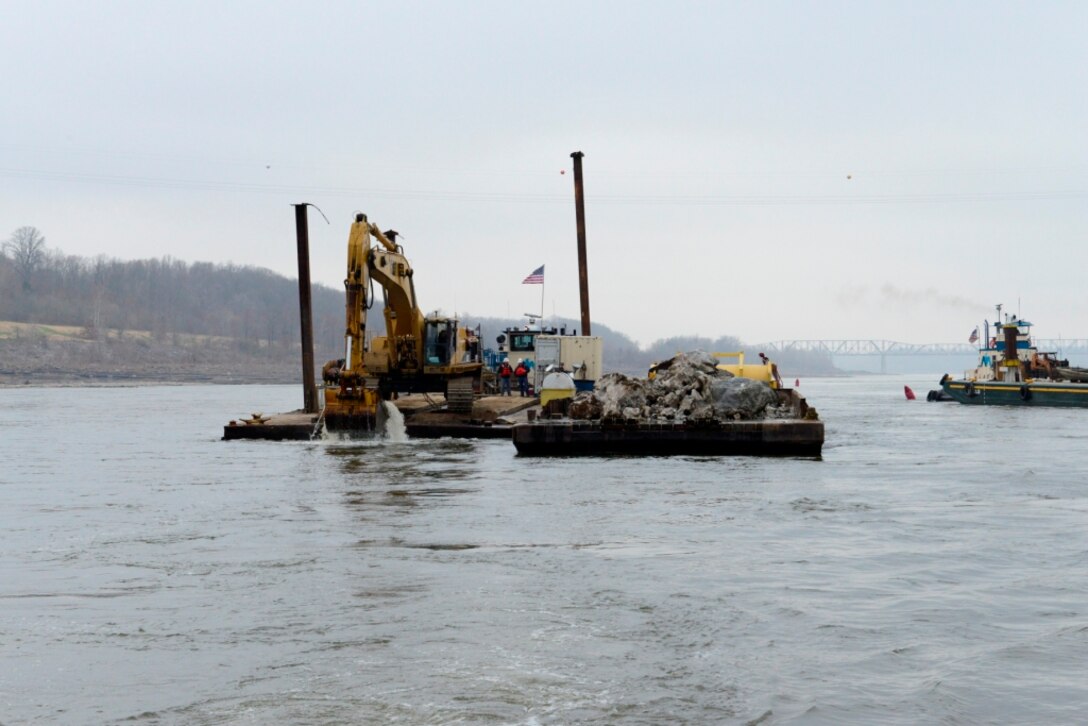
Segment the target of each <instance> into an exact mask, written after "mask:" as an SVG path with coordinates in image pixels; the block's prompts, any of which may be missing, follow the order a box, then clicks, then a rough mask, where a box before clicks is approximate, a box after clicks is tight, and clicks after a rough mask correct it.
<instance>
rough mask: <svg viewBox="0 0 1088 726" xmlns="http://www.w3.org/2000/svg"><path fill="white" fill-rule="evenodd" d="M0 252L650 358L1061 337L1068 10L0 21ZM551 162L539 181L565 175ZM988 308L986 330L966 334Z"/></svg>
mask: <svg viewBox="0 0 1088 726" xmlns="http://www.w3.org/2000/svg"><path fill="white" fill-rule="evenodd" d="M0 7H2V10H3V17H4V22H3V25H2V26H0V61H2V67H3V69H4V74H3V75H4V82H3V85H4V91H3V94H2V98H3V113H0V237H5V238H6V237H7V236H8V235H9V234H10V233H11V231H13V230H14V229H15V228H17V227H20V226H24V225H32V226H35V227H37V228H39V229H40V230H41V231H42V233H43V234H44V235H45V236H46V239H47V243H48V245H49V246H50V247H51V248H59V249H61V250H63V251H64V252H66V253H70V254H79V255H97V254H105V255H108V256H111V257H119V258H124V259H134V258H145V257H161V256H164V255H170V256H172V257H175V258H179V259H183V260H186V261H197V260H211V261H217V262H228V261H229V262H234V263H237V264H247V265H259V266H265V267H269V268H272V269H273V270H276V271H277V272H281V273H283V274H286V275H290V276H295V275H296V273H297V268H296V265H295V257H294V255H295V238H294V218H293V210H292V209H291V207H290V204H291V203H293V202H299V201H308V202H313V203H315V204H317V205H318V206H319V207H320V208H321V209H322V210H323V211H324V212H325V214H326V215H327V216H328V217H329V220H330V221H331V225H326V224H325V222H324V221H323V220H322V219H321V218H320V216H319V215H317V214H316V213H314V214H312V215H311V249H312V260H313V276H314V279H315V281H320V282H324V283H327V284H329V285H333V286H336V287H338V288H339V287H341V286H342V281H343V277H344V257H345V243H346V240H347V233H348V228H349V226H350V222H351V215H352V213H353V212H354V211H355V210H361V211H365V212H366V213H367V214H368V215H369V216H370V218H371V220H372V221H374V222H375V223H376V224H378V225H379V226H380V227H382V228H383V229H387V228H390V227H392V228H395V229H397V230H398V231H400V232H401V233H402V235H403V237H402V240H403V243H404V246H405V251H406V253H407V255H408V256H409V259H411V261H412V263H413V265H414V266H415V268H416V271H417V274H416V282H417V291H418V293H419V296H420V299H421V301H422V302H423V303H424V305H425V306H426V307H427V308H428V309H436V308H437V309H442V310H444V311H445V312H448V313H452V312H461V313H464V312H470V313H473V314H479V315H505V314H507V313H508V312H509V313H511V314H514V315H518V314H521V313H523V312H527V311H532V310H537V309H539V307H540V293H541V290H540V287H538V286H529V285H522V284H521V280H522V279H523V278H524V277H525V276H526V275H528V274H529V273H530V272H531V271H532V270H533V269H534V268H536V267H537V266H539V265H541V264H545V265H546V285H545V289H544V294H545V304H544V307H545V312H546V313H547V314H549V315H550V314H552V312H553V311H554V312H555V313H557V314H560V315H565V316H569V317H574V318H577V317H578V315H579V308H578V305H579V302H578V269H577V256H576V236H575V221H574V203H573V184H572V174H571V159H570V152H572V151H575V150H581V151H583V152H585V154H586V157H585V161H584V167H585V186H586V198H587V211H586V216H587V236H588V243H589V281H590V295H591V308H592V313H593V318H594V320H597V321H600V322H602V323H605V324H608V325H610V326H612V327H614V328H617V329H619V330H621V331H623V332H626V333H628V334H629V335H631V336H632V337H634V338H636V339H637V340H639V341H640V342H642V343H644V344H645V343H648V342H650V341H652V340H654V339H657V338H663V337H668V336H672V335H691V334H700V335H705V336H709V337H716V336H718V335H722V334H731V335H737V336H740V337H741V338H743V339H744V340H745V341H747V342H750V343H755V342H763V341H768V340H776V339H782V338H843V337H867V338H868V337H877V338H890V339H896V340H905V341H913V342H937V341H940V342H960V341H962V342H966V340H967V336H968V334H969V333H970V331H971V329H972V328H973V327H974V326H975V325H976V324H977V323H979V321H981V320H982V319H983V317H984V316H985V315H986V314H987V313H988V311H991V310H992V306H993V305H994V304H995V303H999V302H1000V303H1004V304H1005V305H1006V306H1007V309H1012V310H1015V309H1016V305H1017V301H1018V300H1019V301H1020V303H1019V304H1020V309H1021V311H1022V314H1023V315H1024V317H1027V318H1029V319H1031V320H1032V321H1033V322H1035V323H1036V324H1037V328H1036V332H1037V333H1038V334H1040V335H1043V336H1047V337H1050V336H1053V337H1057V336H1058V335H1063V336H1065V337H1074V336H1078V337H1079V336H1088V299H1086V296H1085V290H1084V277H1085V270H1086V268H1088V265H1086V262H1088V248H1086V245H1085V244H1084V243H1085V241H1086V236H1088V235H1086V233H1088V213H1086V202H1088V141H1086V139H1088V135H1086V133H1085V132H1086V130H1088V98H1086V92H1085V89H1086V88H1088V78H1086V77H1085V76H1086V74H1088V73H1086V69H1088V44H1086V43H1085V42H1084V38H1085V37H1086V35H1088V3H1084V2H1030V3H1029V2H1022V3H1003V2H982V1H979V2H902V3H893V2H759V3H753V2H679V3H677V2H672V3H665V2H659V3H647V2H630V1H626V2H585V1H584V0H583V1H582V2H547V3H523V2H509V1H506V2H462V3H455V2H442V3H439V2H388V3H385V2H372V3H365V2H314V3H305V4H304V3H286V2H281V3H276V2H245V3H242V2H183V3H166V2H131V3H129V2H41V1H38V2H33V3H24V2H8V1H6V0H5V1H4V2H2V5H0ZM564 172H565V173H564ZM991 317H992V316H991Z"/></svg>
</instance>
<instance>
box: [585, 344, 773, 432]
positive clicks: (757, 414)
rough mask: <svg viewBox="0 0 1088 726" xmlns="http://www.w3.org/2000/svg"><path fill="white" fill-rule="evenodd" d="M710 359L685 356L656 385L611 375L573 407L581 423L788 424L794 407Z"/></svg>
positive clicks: (663, 367) (666, 367)
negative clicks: (768, 421) (746, 421)
mask: <svg viewBox="0 0 1088 726" xmlns="http://www.w3.org/2000/svg"><path fill="white" fill-rule="evenodd" d="M717 366H718V359H717V358H715V357H714V356H712V355H710V354H709V353H704V352H702V351H694V352H690V353H681V354H679V355H677V356H676V357H674V358H671V359H669V360H667V361H665V362H664V363H660V364H658V366H657V373H656V375H655V377H654V379H653V380H645V379H641V378H631V377H630V376H625V375H623V374H622V373H609V374H607V375H604V376H601V378H599V379H598V380H597V384H596V387H595V388H594V390H593V391H585V392H582V393H579V394H578V395H577V396H576V397H575V399H574V400H573V401H572V402H571V406H570V416H571V418H575V419H601V420H603V421H640V422H654V421H657V422H676V423H679V422H686V421H692V422H710V421H714V420H717V421H727V420H730V421H732V420H741V419H759V418H783V417H786V416H787V415H790V414H789V412H788V407H782V409H781V410H780V407H779V406H778V395H777V394H776V393H775V392H774V390H773V389H772V388H771V387H770V386H768V385H767V384H766V383H763V382H762V381H756V380H752V379H750V378H735V377H734V376H733V375H732V374H731V373H728V372H727V371H722V370H718V367H717Z"/></svg>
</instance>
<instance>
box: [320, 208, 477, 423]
mask: <svg viewBox="0 0 1088 726" xmlns="http://www.w3.org/2000/svg"><path fill="white" fill-rule="evenodd" d="M395 240H396V233H395V232H392V231H390V232H385V233H383V232H382V231H381V230H380V229H378V227H377V226H375V225H374V224H371V223H370V222H369V221H367V218H366V215H364V214H357V215H356V217H355V222H354V223H353V224H352V225H351V234H350V235H349V237H348V274H347V278H346V279H345V280H344V287H345V290H346V297H347V311H346V317H347V328H346V331H345V333H344V358H343V359H342V361H330V363H328V364H326V369H327V370H331V368H330V366H331V367H332V368H335V369H338V375H332V376H329V375H326V379H327V380H326V390H325V420H326V421H327V422H328V424H329V426H330V427H333V428H336V427H344V428H352V427H367V426H369V425H370V423H371V422H372V421H373V417H374V415H375V414H376V413H377V407H378V404H379V402H380V401H382V400H388V399H390V398H393V397H394V396H395V395H396V394H397V393H434V392H440V393H444V394H445V395H446V401H447V405H448V407H449V409H450V410H454V411H469V410H471V408H472V400H473V395H474V392H476V391H478V390H479V387H480V386H479V381H480V376H481V373H482V370H483V363H482V362H481V360H480V344H479V336H478V335H476V334H475V333H474V332H473V331H468V330H465V329H464V328H461V327H460V326H459V325H458V321H457V319H456V318H446V317H439V316H429V317H425V316H424V315H423V313H422V311H421V310H420V307H419V304H418V302H417V301H416V291H415V283H414V272H413V270H412V266H411V265H410V264H409V262H408V260H407V258H406V257H405V256H404V250H403V248H401V246H400V245H398V244H396V242H395ZM374 283H377V284H378V285H379V286H380V287H381V289H382V293H383V297H384V301H385V330H386V334H385V335H384V336H379V337H375V338H374V339H373V340H371V341H370V344H369V345H367V340H366V319H367V311H368V310H369V309H370V308H371V307H372V306H373V304H374V299H373V287H374ZM332 382H335V383H338V384H339V386H338V387H336V386H332V385H330V384H331V383H332Z"/></svg>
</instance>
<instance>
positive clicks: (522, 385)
mask: <svg viewBox="0 0 1088 726" xmlns="http://www.w3.org/2000/svg"><path fill="white" fill-rule="evenodd" d="M514 375H515V376H517V377H518V390H519V391H521V395H522V397H525V396H528V395H529V369H528V368H526V367H525V361H524V360H523V359H521V358H518V367H517V368H515V369H514Z"/></svg>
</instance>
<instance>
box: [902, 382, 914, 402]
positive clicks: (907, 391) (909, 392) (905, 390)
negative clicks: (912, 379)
mask: <svg viewBox="0 0 1088 726" xmlns="http://www.w3.org/2000/svg"><path fill="white" fill-rule="evenodd" d="M903 393H905V394H906V396H907V400H908V401H913V400H914V391H912V390H910V386H903Z"/></svg>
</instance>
